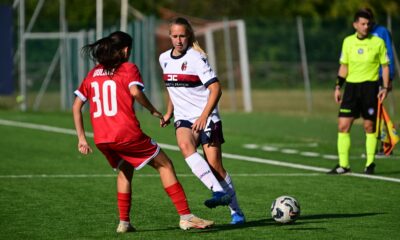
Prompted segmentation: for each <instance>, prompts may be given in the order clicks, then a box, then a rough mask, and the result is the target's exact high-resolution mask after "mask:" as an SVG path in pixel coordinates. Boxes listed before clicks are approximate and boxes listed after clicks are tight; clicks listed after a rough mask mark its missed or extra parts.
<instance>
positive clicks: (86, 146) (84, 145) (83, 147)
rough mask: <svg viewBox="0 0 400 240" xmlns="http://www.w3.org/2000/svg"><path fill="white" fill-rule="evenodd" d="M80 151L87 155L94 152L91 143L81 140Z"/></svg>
mask: <svg viewBox="0 0 400 240" xmlns="http://www.w3.org/2000/svg"><path fill="white" fill-rule="evenodd" d="M78 151H79V152H80V153H82V154H83V155H87V154H89V153H92V152H93V150H92V148H91V147H90V146H89V144H88V143H87V142H79V143H78Z"/></svg>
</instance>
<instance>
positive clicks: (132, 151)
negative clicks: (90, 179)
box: [96, 135, 160, 170]
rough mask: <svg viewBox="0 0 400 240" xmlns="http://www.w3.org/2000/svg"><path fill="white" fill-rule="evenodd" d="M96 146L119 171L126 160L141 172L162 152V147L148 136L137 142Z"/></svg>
mask: <svg viewBox="0 0 400 240" xmlns="http://www.w3.org/2000/svg"><path fill="white" fill-rule="evenodd" d="M96 146H97V148H98V149H99V150H100V151H101V152H102V153H103V154H104V156H106V158H107V160H108V162H109V163H110V165H111V167H112V168H114V169H117V168H118V167H119V165H120V164H121V163H122V160H125V161H127V162H129V163H130V164H131V165H132V166H133V167H134V168H135V169H137V170H139V169H140V168H142V167H143V166H144V165H146V164H147V163H148V162H149V161H150V160H152V159H153V158H154V157H155V156H157V154H158V153H159V151H160V146H158V144H157V143H156V142H155V141H153V140H152V139H151V138H150V137H148V136H146V135H143V137H142V138H141V139H139V140H136V141H130V142H123V143H115V142H114V143H99V144H96Z"/></svg>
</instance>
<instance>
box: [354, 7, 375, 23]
mask: <svg viewBox="0 0 400 240" xmlns="http://www.w3.org/2000/svg"><path fill="white" fill-rule="evenodd" d="M359 18H365V19H368V20H369V21H371V20H372V16H371V13H370V12H368V11H366V10H365V9H360V10H358V11H357V12H356V14H354V22H357V21H358V19H359Z"/></svg>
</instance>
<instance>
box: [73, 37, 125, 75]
mask: <svg viewBox="0 0 400 240" xmlns="http://www.w3.org/2000/svg"><path fill="white" fill-rule="evenodd" d="M131 46H132V37H131V36H129V34H127V33H124V32H121V31H116V32H113V33H111V34H110V35H109V36H107V37H104V38H101V39H99V40H97V41H96V42H94V43H92V44H88V45H86V46H84V47H83V48H82V50H81V52H82V53H83V54H84V55H85V56H89V57H90V59H92V60H93V61H94V62H98V63H99V64H101V65H102V66H103V69H104V71H105V72H107V73H109V74H110V75H112V73H113V72H115V70H117V69H118V67H119V66H120V65H121V64H122V63H124V62H127V61H128V59H129V55H130V50H131V48H132V47H131ZM126 48H127V52H126V50H125V49H126Z"/></svg>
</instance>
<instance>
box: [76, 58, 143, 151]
mask: <svg viewBox="0 0 400 240" xmlns="http://www.w3.org/2000/svg"><path fill="white" fill-rule="evenodd" d="M132 85H139V86H141V87H142V88H143V87H144V85H143V80H142V77H141V75H140V72H139V70H138V68H137V66H136V65H135V64H133V63H128V62H125V63H123V64H122V65H121V66H120V67H119V68H118V69H117V71H116V72H115V73H114V74H113V75H108V74H107V73H106V72H105V71H103V67H102V66H101V65H97V66H96V67H94V68H93V69H92V70H91V71H90V72H89V73H88V75H87V76H86V78H85V79H84V80H83V82H82V83H81V85H80V87H79V88H78V90H76V91H75V92H74V93H75V95H76V96H77V97H79V98H80V99H81V100H82V101H84V102H86V101H87V100H88V101H89V104H90V119H91V121H92V126H93V134H94V142H95V143H96V144H98V143H112V142H114V143H121V142H128V141H135V140H138V139H140V138H142V137H143V135H144V134H143V132H142V130H141V129H140V124H139V121H138V120H137V118H136V115H135V111H134V107H133V104H134V98H133V97H132V95H131V93H130V90H129V88H130V87H131V86H132Z"/></svg>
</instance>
